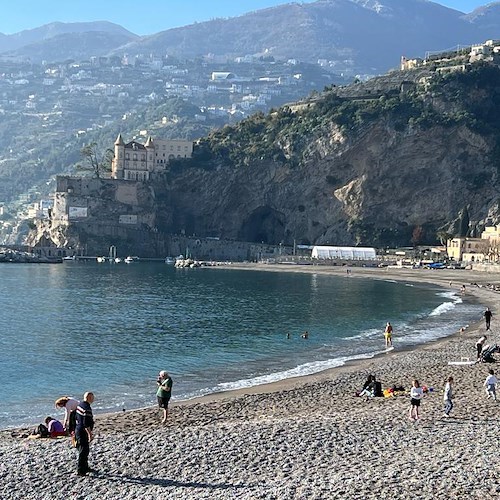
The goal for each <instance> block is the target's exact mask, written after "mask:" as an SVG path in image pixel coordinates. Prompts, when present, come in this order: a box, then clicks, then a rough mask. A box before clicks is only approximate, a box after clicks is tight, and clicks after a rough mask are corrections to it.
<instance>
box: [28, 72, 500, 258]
mask: <svg viewBox="0 0 500 500" xmlns="http://www.w3.org/2000/svg"><path fill="white" fill-rule="evenodd" d="M476 73H477V74H473V73H468V74H464V75H458V76H450V77H447V78H445V79H442V77H439V78H438V81H437V83H435V84H434V87H432V86H431V87H430V90H425V89H426V88H427V87H425V88H424V89H423V90H418V89H419V88H421V89H422V88H423V87H416V91H415V93H414V94H413V95H412V96H406V95H402V94H400V93H398V92H397V90H396V93H394V88H385V90H380V91H377V93H375V95H373V94H370V96H369V97H368V98H367V97H366V95H365V96H363V89H362V88H359V87H357V88H356V89H355V90H356V92H357V93H356V95H355V96H354V97H349V96H348V95H347V94H348V92H347V91H346V90H345V89H342V90H341V91H339V92H338V94H340V93H343V95H342V96H341V97H339V95H338V94H335V93H334V95H333V96H332V95H331V94H330V96H329V97H328V94H327V96H326V97H325V96H323V97H320V98H316V99H312V100H311V101H309V102H306V103H302V104H301V105H300V106H296V107H295V110H291V109H290V108H287V109H283V110H278V111H276V112H274V113H270V114H269V115H268V116H264V115H262V116H256V117H254V118H251V119H248V120H247V121H246V122H242V123H241V124H239V125H237V126H235V127H226V128H225V129H224V130H222V131H219V132H216V133H214V134H213V135H212V136H211V137H209V138H206V139H205V140H203V141H201V142H200V144H199V145H198V147H197V149H196V150H195V152H194V154H193V158H192V159H190V160H189V161H182V162H179V163H177V164H173V165H171V167H170V169H169V171H168V173H167V174H166V175H165V176H164V177H163V178H158V179H156V180H154V181H152V182H150V183H148V184H145V183H135V182H128V181H112V180H106V181H104V180H98V179H96V180H88V179H87V180H80V181H76V180H75V181H71V182H72V185H70V181H67V180H66V181H63V180H60V182H59V184H58V192H57V193H56V205H55V209H54V216H53V219H52V223H51V226H50V228H45V229H44V234H45V235H46V237H48V238H50V239H52V240H53V241H57V242H59V243H64V244H66V245H67V244H69V242H71V244H73V245H78V246H79V247H82V246H84V245H86V246H87V247H88V248H87V251H88V252H91V251H92V250H91V249H100V248H103V249H105V248H108V247H109V244H117V243H116V242H117V240H118V241H119V244H120V245H125V246H126V248H127V249H129V251H130V253H131V254H133V255H136V254H139V255H141V250H142V251H145V250H146V249H149V252H150V253H151V252H153V250H152V249H153V248H156V249H158V250H157V251H158V252H161V251H164V250H162V248H163V249H164V248H165V245H166V243H165V242H166V241H167V240H168V237H169V235H172V234H174V235H179V234H184V235H189V236H191V235H196V237H198V238H203V237H212V238H213V237H216V238H220V239H227V240H239V241H248V242H256V243H265V244H270V245H279V244H280V243H283V244H285V245H292V244H293V243H294V242H296V243H298V244H332V245H353V244H360V245H368V246H372V245H373V246H386V245H390V246H393V245H409V244H412V243H413V244H417V243H425V244H432V243H435V242H436V241H437V237H436V233H437V231H438V230H440V229H445V230H450V228H452V227H453V221H454V220H455V219H457V217H458V216H459V214H460V213H462V211H463V209H464V207H467V210H468V214H469V216H470V221H471V223H472V225H473V226H474V228H475V229H476V230H477V229H478V228H480V226H481V224H484V221H485V220H486V219H487V218H488V221H489V222H490V223H498V206H499V200H498V199H499V196H498V192H499V191H498V188H499V182H498V171H499V167H500V165H499V162H498V154H497V151H498V150H499V144H500V132H499V131H500V124H499V123H497V118H496V117H498V116H500V113H499V111H500V109H499V108H500V91H499V90H498V89H497V88H496V84H495V83H494V82H495V81H498V78H497V77H498V76H499V74H500V70H499V69H498V68H493V69H492V68H486V69H484V68H483V69H481V68H480V69H479V70H477V71H476ZM421 77H422V75H420V74H417V73H415V78H416V79H417V78H418V79H419V78H421ZM391 78H392V80H391V81H392V85H396V89H397V84H398V82H397V81H396V80H397V79H396V80H395V78H394V76H393V77H391ZM399 78H400V80H401V79H404V80H405V81H407V79H408V75H400V77H399ZM428 84H429V82H428V81H427V83H426V86H428ZM370 85H372V88H373V85H374V84H373V83H370ZM366 92H367V90H366V89H365V94H366ZM328 99H330V100H328ZM78 183H79V184H78ZM77 184H78V188H76V186H77ZM58 200H59V201H58ZM70 207H73V208H81V209H85V210H84V211H80V215H81V217H76V218H75V217H73V218H72V217H70V216H69V214H70ZM77 212H78V211H77ZM73 213H74V210H73ZM37 237H38V238H40V232H39V234H38V236H37ZM37 237H35V239H36V238H37ZM162 245H163V247H162ZM95 251H97V250H95ZM155 251H156V250H155Z"/></svg>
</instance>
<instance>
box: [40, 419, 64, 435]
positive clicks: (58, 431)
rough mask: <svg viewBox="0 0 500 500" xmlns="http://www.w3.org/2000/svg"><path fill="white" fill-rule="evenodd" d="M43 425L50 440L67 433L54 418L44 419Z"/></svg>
mask: <svg viewBox="0 0 500 500" xmlns="http://www.w3.org/2000/svg"><path fill="white" fill-rule="evenodd" d="M45 425H46V426H47V429H48V431H49V435H50V437H51V438H56V437H59V436H67V435H68V433H67V432H66V430H65V429H64V426H63V424H61V422H59V420H56V419H55V418H52V417H47V418H46V419H45Z"/></svg>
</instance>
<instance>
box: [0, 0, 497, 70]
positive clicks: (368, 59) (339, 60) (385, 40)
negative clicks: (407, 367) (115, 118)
mask: <svg viewBox="0 0 500 500" xmlns="http://www.w3.org/2000/svg"><path fill="white" fill-rule="evenodd" d="M499 29H500V3H498V2H497V3H493V4H489V5H486V6H484V7H480V8H478V9H476V10H475V11H473V12H471V13H470V14H467V15H466V14H464V13H463V12H460V11H458V10H454V9H450V8H447V7H444V6H442V5H439V4H437V3H434V2H431V1H427V0H318V1H316V2H313V3H305V4H300V3H289V4H285V5H279V6H277V7H273V8H268V9H262V10H258V11H253V12H249V13H247V14H245V15H242V16H239V17H233V18H224V19H214V20H211V21H207V22H202V23H195V24H192V25H189V26H184V27H181V28H175V29H170V30H166V31H162V32H160V33H157V34H154V35H151V36H146V37H139V36H137V35H134V34H133V33H130V32H129V31H127V30H125V29H124V28H122V27H120V26H117V25H115V24H112V23H108V22H104V21H101V22H93V23H52V24H48V25H45V26H42V27H40V28H36V29H33V30H26V31H22V32H20V33H16V34H14V35H3V34H0V54H1V53H4V54H5V53H8V56H9V57H14V58H16V59H30V60H32V61H33V62H39V61H41V60H46V61H49V62H53V61H56V60H60V58H74V59H78V58H84V59H87V58H88V57H90V56H92V55H103V54H105V53H109V54H110V55H118V56H121V55H123V54H125V53H127V54H128V55H129V56H130V55H131V56H133V55H137V54H151V53H153V54H156V55H165V54H169V55H173V56H176V57H179V58H183V59H184V58H188V59H192V58H196V57H199V56H203V55H208V54H213V55H216V56H222V57H231V58H234V57H236V56H244V55H256V56H263V55H264V56H267V57H271V56H272V57H275V58H278V59H280V60H288V59H298V60H301V61H304V62H312V63H316V62H317V61H318V59H324V60H326V61H328V63H327V64H328V66H329V67H330V69H331V70H332V71H334V72H337V73H350V74H381V73H384V72H385V71H387V70H388V69H390V68H394V67H396V66H397V65H398V63H399V60H400V57H401V56H402V55H404V56H406V57H410V58H413V57H423V56H424V55H425V53H426V52H428V51H442V50H447V49H450V48H455V47H457V45H471V44H474V43H480V42H483V41H485V40H487V39H492V38H493V39H494V38H496V37H497V35H498V32H499ZM95 32H100V33H101V35H99V37H98V39H97V40H96V41H95V42H93V41H92V35H91V33H95ZM77 34H80V36H77Z"/></svg>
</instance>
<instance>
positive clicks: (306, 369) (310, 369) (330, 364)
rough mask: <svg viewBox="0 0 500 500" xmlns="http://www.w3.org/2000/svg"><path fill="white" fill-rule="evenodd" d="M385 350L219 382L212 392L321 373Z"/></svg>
mask: <svg viewBox="0 0 500 500" xmlns="http://www.w3.org/2000/svg"><path fill="white" fill-rule="evenodd" d="M383 352H385V350H384V351H376V352H371V353H365V354H356V355H353V356H343V357H340V358H335V359H329V360H325V361H315V362H313V363H305V364H303V365H299V366H297V367H295V368H292V369H290V370H285V371H282V372H276V373H270V374H268V375H261V376H259V377H253V378H249V379H242V380H236V381H234V382H223V383H221V384H217V386H216V387H215V388H214V389H213V391H211V392H215V391H217V392H218V391H229V390H235V389H244V388H247V387H253V386H256V385H262V384H269V383H271V382H279V381H280V380H285V379H289V378H293V377H302V376H304V375H312V374H313V373H319V372H322V371H324V370H328V369H329V368H336V367H339V366H343V365H345V363H346V362H348V361H352V360H355V359H370V358H373V357H374V356H376V355H377V354H381V353H383Z"/></svg>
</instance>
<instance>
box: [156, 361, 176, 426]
mask: <svg viewBox="0 0 500 500" xmlns="http://www.w3.org/2000/svg"><path fill="white" fill-rule="evenodd" d="M156 384H157V385H158V390H157V391H156V399H157V400H158V406H159V407H160V408H161V409H162V410H163V419H162V421H161V423H162V424H166V423H167V417H168V403H169V401H170V397H171V395H172V379H171V378H170V377H169V375H168V373H167V372H166V371H165V370H162V371H161V372H160V374H159V376H158V380H157V381H156Z"/></svg>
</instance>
